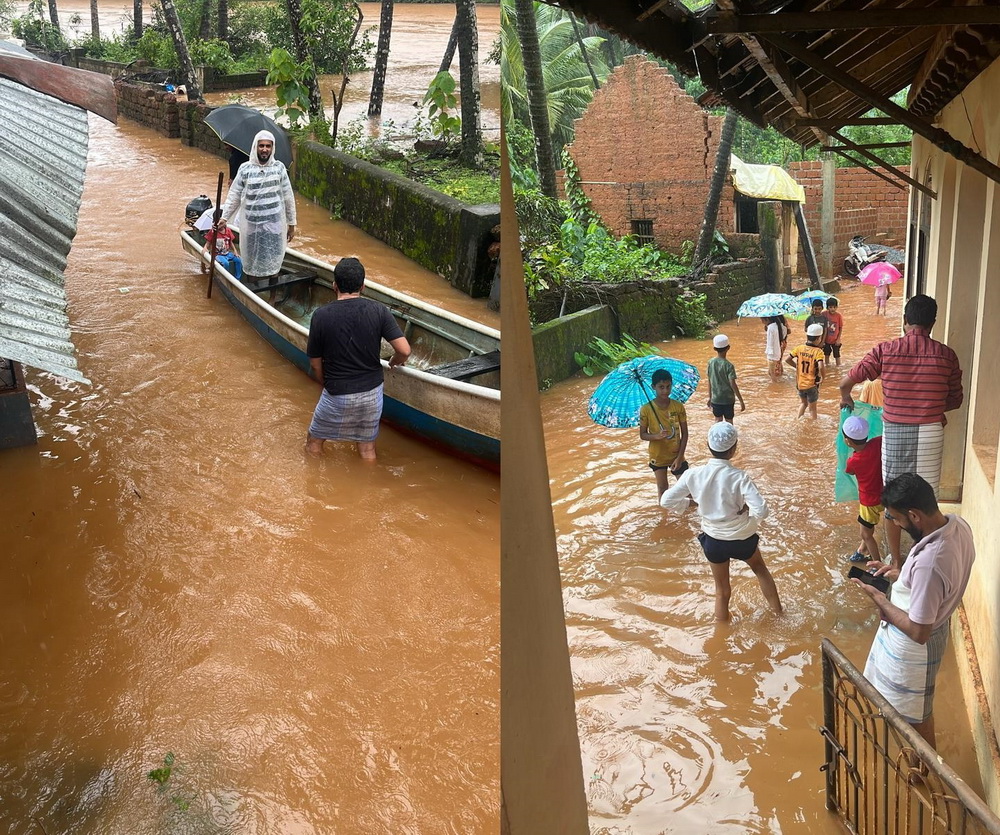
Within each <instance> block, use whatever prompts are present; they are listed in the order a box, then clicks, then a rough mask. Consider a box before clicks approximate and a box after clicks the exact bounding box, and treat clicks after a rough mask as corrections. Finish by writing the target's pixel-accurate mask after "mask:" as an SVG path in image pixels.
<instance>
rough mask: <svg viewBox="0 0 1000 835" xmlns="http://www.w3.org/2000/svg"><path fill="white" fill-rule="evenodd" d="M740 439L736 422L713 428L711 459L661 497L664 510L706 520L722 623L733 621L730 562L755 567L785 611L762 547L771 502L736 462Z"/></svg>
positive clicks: (704, 534)
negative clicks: (763, 525)
mask: <svg viewBox="0 0 1000 835" xmlns="http://www.w3.org/2000/svg"><path fill="white" fill-rule="evenodd" d="M738 440H739V436H738V434H737V432H736V427H735V426H733V425H732V424H731V423H726V422H725V421H723V422H722V423H716V424H714V425H713V426H712V428H711V429H709V430H708V449H709V452H711V453H712V458H711V460H709V461H708V462H707V463H706V464H703V465H701V466H699V467H692V468H691V469H689V470H688V471H687V472H685V473H684V475H682V476H681V477H680V478H679V479H678V480H677V483H676V484H674V486H673V487H671V488H670V489H668V490H667V491H666V492H665V493H664V494H663V495H662V496H661V497H660V506H661V507H664V508H666V509H667V510H671V511H673V512H675V513H683V512H684V511H685V510H687V509H688V508H690V507H695V508H697V509H698V513H699V514H700V516H701V533H700V534H698V541H699V542H700V543H701V547H702V550H703V551H704V552H705V557H706V558H707V559H708V562H709V564H710V565H711V566H712V577H713V579H714V580H715V619H716V620H717V621H728V620H729V599H730V597H731V596H732V587H731V585H730V581H729V561H730V560H743V561H744V562H746V564H747V565H748V566H750V569H751V570H752V571H753V573H754V574H755V575H756V577H757V582H758V583H760V590H761V591H762V592H763V593H764V599H765V600H766V601H767V604H768V606H770V607H771V609H772V611H774V612H776V613H778V614H780V613H781V600H780V599H779V597H778V589H777V588H776V587H775V585H774V578H772V577H771V572H769V571H768V570H767V566H766V565H765V564H764V558H763V557H762V556H761V555H760V548H759V547H758V545H759V542H760V537H759V536H758V535H757V528H758V526H759V525H760V523H761V520H763V519H764V518H765V517H766V516H767V502H765V501H764V499H763V497H762V496H761V495H760V492H759V491H758V490H757V486H756V485H755V484H754V483H753V480H752V479H751V478H750V476H749V475H747V474H746V473H745V472H744V471H743V470H740V469H738V468H737V467H734V466H733V464H732V463H731V459H732V458H733V456H734V455H735V454H736V444H737V441H738Z"/></svg>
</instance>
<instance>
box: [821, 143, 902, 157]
mask: <svg viewBox="0 0 1000 835" xmlns="http://www.w3.org/2000/svg"><path fill="white" fill-rule="evenodd" d="M911 144H912V143H910V142H865V143H861V144H857V145H855V146H854V147H855V148H864V149H865V150H866V151H870V150H871V149H872V148H909V147H910V145H911ZM846 150H848V149H847V148H841V147H838V146H837V145H824V146H823V147H822V148H820V149H819V152H820V153H821V154H832V153H834V152H835V151H846Z"/></svg>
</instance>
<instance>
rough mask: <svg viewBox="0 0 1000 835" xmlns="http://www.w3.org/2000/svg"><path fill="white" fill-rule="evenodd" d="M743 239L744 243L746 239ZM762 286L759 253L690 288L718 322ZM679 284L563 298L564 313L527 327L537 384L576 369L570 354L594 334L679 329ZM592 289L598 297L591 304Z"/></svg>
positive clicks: (665, 334)
mask: <svg viewBox="0 0 1000 835" xmlns="http://www.w3.org/2000/svg"><path fill="white" fill-rule="evenodd" d="M746 237H747V238H752V237H756V236H746ZM743 243H744V244H745V245H746V246H747V247H748V248H750V245H751V243H752V242H751V241H749V240H746V241H744V242H743ZM768 286H769V284H768V277H767V262H766V260H765V259H764V258H762V257H759V258H745V259H743V260H740V261H735V262H733V263H730V264H719V265H717V266H716V267H715V268H714V269H713V271H712V272H711V273H709V274H708V276H706V279H705V281H702V282H699V283H697V284H694V285H692V286H690V289H691V290H692V291H693V292H695V293H697V294H701V293H704V294H705V296H706V297H707V298H706V305H705V307H706V310H707V311H708V315H709V318H711V319H714V320H715V321H717V322H721V321H725V320H727V319H732V318H734V317H735V316H736V310H737V308H739V306H740V305H741V304H742V303H743V301H744V300H745V299H748V298H750V296H756V295H758V294H760V293H765V292H768V289H767V288H768ZM685 289H686V288H685V287H682V286H681V283H680V281H678V280H677V279H667V280H658V281H643V282H629V283H626V284H619V285H604V286H603V287H601V288H600V289H599V290H597V289H595V290H594V293H593V295H592V296H591V299H590V301H588V300H587V298H585V297H583V296H577V297H576V298H575V299H573V300H570V299H567V306H568V308H569V309H570V311H571V312H570V313H569V314H567V315H564V316H562V317H560V318H558V319H553V320H551V321H549V322H545V323H544V324H542V325H539V326H538V327H536V328H534V330H533V331H532V341H533V343H534V348H535V369H536V374H537V378H538V385H539V387H540V388H547V387H548V386H550V385H552V384H553V383H557V382H559V381H560V380H565V379H567V378H568V377H572V376H573V375H574V374H576V373H577V372H578V371H579V370H580V367H579V366H578V365H577V364H576V360H575V359H574V358H573V355H574V354H575V353H576V352H577V351H584V350H585V349H586V347H587V345H588V343H589V342H590V340H591V339H593V338H594V337H595V336H598V337H600V338H601V339H605V340H607V341H609V342H617V341H619V340H620V339H621V336H622V334H623V333H627V334H629V336H632V337H635V338H636V339H639V340H642V341H644V342H661V341H663V340H665V339H669V338H670V337H671V336H675V335H679V330H678V328H677V324H676V321H675V317H674V306H675V304H676V300H677V298H678V297H679V296H680V295H681V294H682V293H683V292H684V291H685ZM598 293H599V294H600V300H599V301H600V302H601V303H599V304H596V305H595V304H592V301H593V300H594V297H595V296H596V295H597V294H598ZM553 295H554V296H558V293H553ZM587 305H589V306H587ZM533 309H536V308H534V307H533Z"/></svg>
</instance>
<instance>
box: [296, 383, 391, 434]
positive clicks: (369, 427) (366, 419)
mask: <svg viewBox="0 0 1000 835" xmlns="http://www.w3.org/2000/svg"><path fill="white" fill-rule="evenodd" d="M382 390H383V386H381V385H379V386H376V387H375V388H373V389H372V390H371V391H362V392H358V393H356V394H330V392H328V391H327V390H326V389H323V393H322V394H321V395H320V396H319V403H317V404H316V410H315V411H314V412H313V418H312V423H310V424H309V434H310V435H312V437H314V438H322V439H323V440H324V441H364V442H368V441H374V440H375V439H376V438H377V437H378V422H379V420H380V419H381V417H382Z"/></svg>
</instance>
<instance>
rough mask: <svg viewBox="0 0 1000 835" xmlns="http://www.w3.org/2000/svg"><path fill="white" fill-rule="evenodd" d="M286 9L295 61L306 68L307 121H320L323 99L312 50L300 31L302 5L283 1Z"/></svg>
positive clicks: (297, 0)
mask: <svg viewBox="0 0 1000 835" xmlns="http://www.w3.org/2000/svg"><path fill="white" fill-rule="evenodd" d="M285 2H286V8H287V9H288V24H289V26H290V28H291V30H292V43H293V44H294V45H295V60H296V61H298V62H299V64H301V65H302V66H303V67H307V68H308V72H307V73H306V77H305V79H304V80H305V82H306V87H308V88H309V119H310V121H317V120H321V119H323V118H324V117H325V114H324V113H323V97H322V95H320V92H319V80H318V79H317V78H316V63H315V62H314V61H313V58H312V50H311V49H310V48H309V43H308V41H307V40H306V37H305V34H304V33H303V31H302V3H301V2H300V0H285Z"/></svg>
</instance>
